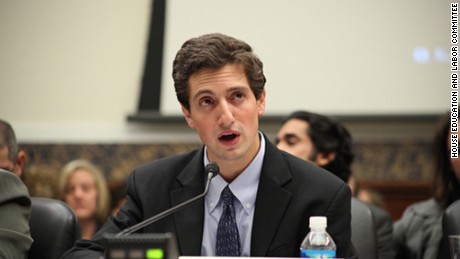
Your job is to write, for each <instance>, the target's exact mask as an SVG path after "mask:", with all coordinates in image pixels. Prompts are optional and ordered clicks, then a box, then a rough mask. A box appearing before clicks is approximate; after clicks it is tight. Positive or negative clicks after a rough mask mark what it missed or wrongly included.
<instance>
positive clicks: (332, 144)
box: [276, 111, 395, 259]
mask: <svg viewBox="0 0 460 259" xmlns="http://www.w3.org/2000/svg"><path fill="white" fill-rule="evenodd" d="M276 142H277V146H278V147H279V148H280V149H281V150H284V151H286V152H288V153H290V154H293V155H295V156H297V157H299V158H302V159H304V160H307V161H310V162H312V163H314V164H316V165H318V166H321V167H322V168H324V169H326V170H328V171H329V172H331V173H333V174H335V175H337V176H338V177H340V178H341V179H342V180H343V181H344V182H348V181H349V179H350V176H351V163H352V162H353V159H354V154H353V151H352V138H351V135H350V133H349V132H348V130H347V129H346V128H345V127H344V126H342V125H341V124H340V123H338V122H337V121H334V120H333V119H331V118H329V117H326V116H323V115H320V114H316V113H312V112H308V111H296V112H293V113H291V114H290V115H288V116H287V118H286V119H285V121H284V122H283V123H282V126H281V128H280V130H279V131H278V135H277V140H276ZM354 199H355V201H354V202H359V203H362V204H363V205H365V206H366V207H367V208H368V209H369V210H370V211H371V213H372V215H373V217H374V223H375V226H376V229H377V232H376V236H377V246H378V258H379V259H393V258H394V257H395V251H394V248H393V236H392V235H393V222H392V219H391V217H390V214H389V213H388V212H386V211H385V210H383V209H382V208H380V207H377V206H375V205H373V204H369V203H366V202H362V201H358V199H357V198H354ZM355 245H356V247H359V246H358V245H357V244H355ZM358 252H359V250H358ZM360 256H361V255H360ZM366 259H371V258H366Z"/></svg>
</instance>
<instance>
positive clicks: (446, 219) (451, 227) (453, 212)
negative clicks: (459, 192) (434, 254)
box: [439, 200, 460, 258]
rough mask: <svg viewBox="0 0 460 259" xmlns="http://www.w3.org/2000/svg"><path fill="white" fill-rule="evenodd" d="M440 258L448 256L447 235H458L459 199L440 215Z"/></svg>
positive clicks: (459, 224)
mask: <svg viewBox="0 0 460 259" xmlns="http://www.w3.org/2000/svg"><path fill="white" fill-rule="evenodd" d="M442 233H443V235H442V241H441V245H440V248H439V254H440V258H450V250H449V249H450V248H449V236H450V235H460V200H458V201H456V202H454V203H452V204H451V205H450V206H449V207H447V209H446V210H445V211H444V213H443V215H442Z"/></svg>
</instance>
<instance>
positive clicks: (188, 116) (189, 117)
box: [180, 105, 195, 129]
mask: <svg viewBox="0 0 460 259" xmlns="http://www.w3.org/2000/svg"><path fill="white" fill-rule="evenodd" d="M180 107H181V110H182V114H184V117H185V120H186V121H187V124H188V126H189V127H190V128H192V129H194V128H195V123H194V122H193V119H192V115H191V114H190V111H189V110H187V108H185V107H184V106H183V105H181V106H180Z"/></svg>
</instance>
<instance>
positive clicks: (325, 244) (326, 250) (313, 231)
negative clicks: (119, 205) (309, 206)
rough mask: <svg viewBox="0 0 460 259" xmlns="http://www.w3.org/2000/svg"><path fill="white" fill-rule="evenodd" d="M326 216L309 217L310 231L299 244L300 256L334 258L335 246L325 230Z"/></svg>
mask: <svg viewBox="0 0 460 259" xmlns="http://www.w3.org/2000/svg"><path fill="white" fill-rule="evenodd" d="M326 228H327V218H326V217H310V232H309V233H308V234H307V236H306V237H305V239H304V240H303V242H302V244H301V245H300V257H304V258H335V257H336V250H337V247H336V245H335V243H334V240H332V238H331V236H330V235H329V234H328V233H327V232H326Z"/></svg>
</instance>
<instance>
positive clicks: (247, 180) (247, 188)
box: [204, 132, 265, 214]
mask: <svg viewBox="0 0 460 259" xmlns="http://www.w3.org/2000/svg"><path fill="white" fill-rule="evenodd" d="M259 136H260V147H259V152H257V155H256V157H255V158H254V159H253V160H252V162H251V163H250V164H249V165H248V166H247V167H246V169H244V171H243V172H242V173H241V174H240V175H239V176H238V177H237V178H235V180H233V182H231V183H230V184H228V183H227V182H226V181H225V180H224V179H223V178H222V177H221V176H220V175H216V177H214V178H213V179H212V181H211V184H210V186H209V191H208V193H207V194H206V197H205V204H206V206H208V208H209V212H210V213H212V211H213V210H214V208H215V207H216V206H217V205H218V203H219V198H220V194H221V192H222V190H223V189H224V188H225V186H227V185H229V188H230V190H231V191H232V192H233V195H235V197H236V199H237V200H238V202H239V203H240V204H241V206H242V208H243V209H244V210H245V212H246V213H248V214H249V212H250V211H251V210H252V209H253V208H254V205H255V202H256V196H257V189H258V187H259V179H260V173H261V171H262V164H263V158H264V155H265V138H264V136H263V134H262V133H261V132H259ZM204 152H205V153H204V154H205V155H204V164H205V165H207V164H208V163H209V160H208V157H207V155H206V154H207V152H206V146H205V148H204Z"/></svg>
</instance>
